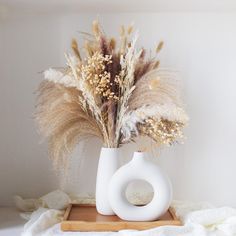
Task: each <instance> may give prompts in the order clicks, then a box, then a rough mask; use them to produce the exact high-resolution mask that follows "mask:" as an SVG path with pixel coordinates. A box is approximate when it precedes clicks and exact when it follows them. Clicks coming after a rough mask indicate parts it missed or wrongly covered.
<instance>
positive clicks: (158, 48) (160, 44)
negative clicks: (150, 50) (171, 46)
mask: <svg viewBox="0 0 236 236" xmlns="http://www.w3.org/2000/svg"><path fill="white" fill-rule="evenodd" d="M163 45H164V42H163V41H161V42H160V43H159V44H158V45H157V48H156V53H159V52H160V51H161V49H162V48H163Z"/></svg>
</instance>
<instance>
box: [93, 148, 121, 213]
mask: <svg viewBox="0 0 236 236" xmlns="http://www.w3.org/2000/svg"><path fill="white" fill-rule="evenodd" d="M118 158H119V149H118V148H102V149H101V153H100V158H99V163H98V169H97V181H96V208H97V211H98V212H99V213H100V214H102V215H114V214H115V213H114V211H113V210H112V208H111V206H110V203H109V200H108V185H109V182H110V180H111V177H112V176H113V174H114V173H115V171H116V170H117V169H118Z"/></svg>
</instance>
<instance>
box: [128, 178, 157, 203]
mask: <svg viewBox="0 0 236 236" xmlns="http://www.w3.org/2000/svg"><path fill="white" fill-rule="evenodd" d="M153 191H154V190H153V187H152V185H151V184H150V183H148V182H147V181H145V180H142V179H136V180H133V181H131V182H129V183H128V185H127V186H126V189H125V196H126V199H127V200H128V202H129V203H131V204H132V205H135V206H139V207H140V206H145V205H147V204H148V203H150V202H151V201H152V199H153V196H154V193H153Z"/></svg>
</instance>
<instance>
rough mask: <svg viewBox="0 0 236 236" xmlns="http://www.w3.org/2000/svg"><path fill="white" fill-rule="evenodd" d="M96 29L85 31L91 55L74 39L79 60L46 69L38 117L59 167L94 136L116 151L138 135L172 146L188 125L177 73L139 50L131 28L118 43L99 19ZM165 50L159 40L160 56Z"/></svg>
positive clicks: (76, 56)
mask: <svg viewBox="0 0 236 236" xmlns="http://www.w3.org/2000/svg"><path fill="white" fill-rule="evenodd" d="M92 31H93V35H91V34H88V33H83V34H84V35H86V40H85V42H84V43H83V44H82V45H83V49H84V50H85V51H86V56H84V57H83V58H82V57H81V54H80V51H79V48H78V44H77V41H76V40H75V39H73V40H72V43H71V47H72V50H73V52H74V56H72V55H70V54H67V55H66V60H67V65H66V67H65V68H64V69H63V70H55V69H52V68H50V69H48V70H46V71H45V72H44V77H45V80H44V81H43V82H42V83H41V85H40V87H39V89H38V99H37V106H36V119H37V122H38V124H39V130H40V131H41V133H42V134H43V135H44V136H45V137H47V138H48V143H49V153H50V156H51V158H52V159H53V162H54V165H55V166H56V167H59V166H66V163H67V157H68V156H69V155H70V154H71V152H72V151H73V149H74V148H75V146H76V144H77V143H78V142H80V141H81V140H85V139H88V138H89V137H94V136H95V137H99V138H100V139H102V141H103V143H104V146H105V147H112V148H116V147H120V146H121V145H122V144H124V143H128V142H131V141H134V140H135V138H136V137H138V136H145V137H148V138H150V139H152V140H153V141H154V142H155V143H157V144H158V145H159V146H161V145H170V144H173V143H175V142H176V141H178V140H179V138H181V137H182V136H183V128H184V126H185V125H186V124H187V121H188V118H187V115H186V113H185V111H184V108H183V105H182V101H181V96H180V93H179V90H180V87H179V83H178V79H177V76H176V73H175V72H172V71H170V70H164V69H161V68H160V65H159V64H160V62H159V60H156V58H155V57H147V56H146V50H145V49H144V48H141V49H137V46H136V42H137V38H138V37H137V34H136V35H134V37H133V39H131V40H130V36H131V33H132V31H133V27H132V26H131V27H128V28H127V29H126V28H125V27H124V26H122V27H121V32H120V44H119V45H116V44H117V42H118V41H117V40H115V39H114V38H108V37H107V36H106V35H105V34H104V33H103V31H102V30H101V27H100V25H99V23H98V22H97V21H94V22H93V24H92ZM162 47H163V42H160V43H159V44H158V46H157V48H156V52H157V53H159V51H160V50H161V49H162Z"/></svg>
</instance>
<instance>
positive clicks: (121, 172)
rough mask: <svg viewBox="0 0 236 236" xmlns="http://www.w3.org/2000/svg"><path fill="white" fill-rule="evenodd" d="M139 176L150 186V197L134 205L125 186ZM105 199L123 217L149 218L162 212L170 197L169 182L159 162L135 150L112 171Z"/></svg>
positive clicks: (166, 206)
mask: <svg viewBox="0 0 236 236" xmlns="http://www.w3.org/2000/svg"><path fill="white" fill-rule="evenodd" d="M137 179H139V180H143V181H146V182H148V183H149V184H150V185H151V186H152V187H153V192H154V195H153V198H152V200H151V201H150V202H149V203H148V204H147V205H144V206H141V207H139V206H135V205H133V204H132V203H130V202H129V201H128V199H127V198H126V194H125V191H126V188H127V186H128V184H129V183H130V182H132V181H134V180H137ZM108 194H109V202H110V205H111V207H112V209H113V211H114V212H115V213H116V214H117V215H118V216H119V217H120V218H121V219H123V220H128V221H152V220H156V219H158V218H159V217H160V216H162V215H163V214H164V213H165V212H166V211H167V210H168V208H169V206H170V203H171V200H172V186H171V183H170V181H169V178H168V177H167V175H166V174H165V173H164V172H163V171H162V170H161V168H160V167H159V166H157V165H156V164H154V163H152V162H150V161H149V160H147V158H146V153H143V152H135V153H134V156H133V159H132V160H131V161H130V162H129V163H127V164H126V165H124V166H122V167H121V168H120V169H118V170H117V171H116V173H115V174H114V175H113V177H112V179H111V181H110V183H109V193H108Z"/></svg>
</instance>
